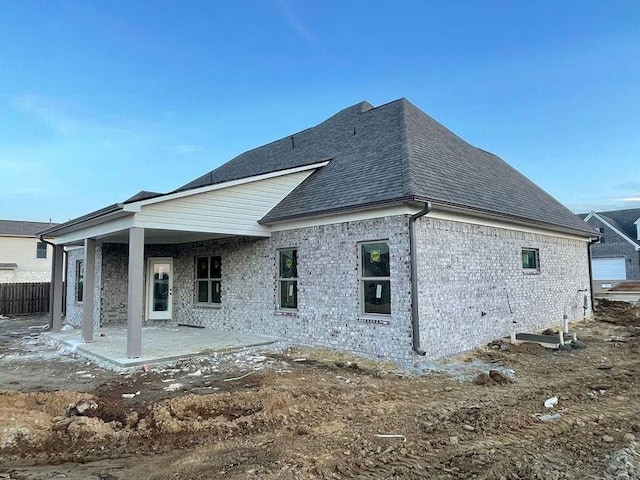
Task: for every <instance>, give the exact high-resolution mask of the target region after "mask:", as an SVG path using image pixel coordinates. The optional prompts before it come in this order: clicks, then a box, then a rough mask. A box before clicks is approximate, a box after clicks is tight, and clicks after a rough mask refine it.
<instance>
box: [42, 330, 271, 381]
mask: <svg viewBox="0 0 640 480" xmlns="http://www.w3.org/2000/svg"><path fill="white" fill-rule="evenodd" d="M95 333H96V334H95V338H94V341H92V342H90V343H83V341H82V339H81V338H80V336H79V335H78V331H77V330H66V331H60V332H51V333H46V334H45V335H47V336H48V338H49V340H50V341H51V342H52V343H55V344H58V345H64V346H67V347H69V348H71V349H73V350H75V351H76V352H77V353H78V355H80V356H81V357H83V358H86V359H88V360H92V361H93V362H95V363H96V364H97V365H100V366H102V367H106V368H110V369H114V370H120V369H127V368H132V367H138V366H141V365H153V364H163V363H169V362H173V361H176V360H181V359H186V358H194V357H199V356H205V355H215V354H222V353H230V352H234V351H238V350H244V349H247V348H251V347H258V346H264V345H271V344H273V343H275V342H277V341H278V339H277V338H274V337H267V336H264V335H253V334H245V333H233V332H226V331H219V330H215V329H209V328H193V327H186V326H150V327H143V328H142V338H143V339H144V341H143V351H144V354H143V355H141V356H140V357H136V358H130V357H128V356H126V355H125V352H124V349H123V348H122V345H123V344H124V343H126V341H127V329H126V328H124V327H106V328H99V329H98V330H97V331H96V332H95Z"/></svg>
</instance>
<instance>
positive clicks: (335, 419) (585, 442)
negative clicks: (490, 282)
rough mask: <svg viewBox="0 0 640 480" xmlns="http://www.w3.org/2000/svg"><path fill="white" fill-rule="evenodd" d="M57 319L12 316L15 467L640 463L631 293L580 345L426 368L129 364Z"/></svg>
mask: <svg viewBox="0 0 640 480" xmlns="http://www.w3.org/2000/svg"><path fill="white" fill-rule="evenodd" d="M42 323H43V319H38V318H36V319H25V318H22V319H20V318H18V319H11V320H0V348H1V350H0V478H11V479H30V480H35V479H51V478H68V479H101V480H119V479H149V480H178V479H185V480H186V479H209V478H222V477H224V478H230V479H245V478H247V479H275V478H278V479H315V478H327V479H334V478H335V479H338V478H358V479H374V478H376V479H377V478H384V479H388V478H406V479H418V478H419V479H425V478H429V479H431V478H433V479H505V480H506V479H545V480H546V479H561V478H563V479H602V478H611V479H632V478H640V446H639V445H638V444H637V443H636V438H640V349H639V347H640V308H633V307H630V306H629V305H628V304H621V303H616V302H613V303H612V302H608V303H607V304H605V305H604V306H602V308H601V313H599V315H598V317H597V320H596V321H589V322H586V323H581V324H575V325H572V330H573V331H575V332H577V335H578V338H579V340H580V341H581V343H580V344H579V345H578V347H580V348H567V349H565V350H560V351H553V350H545V349H544V348H542V347H539V346H538V345H533V344H521V345H508V344H506V343H503V342H494V344H492V345H489V346H487V347H485V348H481V349H478V350H476V351H474V352H471V353H469V354H466V355H464V356H463V357H460V358H457V359H449V360H448V362H447V363H445V364H442V365H440V366H439V367H437V368H434V369H433V372H432V373H428V374H424V375H420V376H416V375H401V374H398V373H397V372H394V371H392V370H391V369H390V368H388V366H386V365H376V364H373V363H372V362H368V361H364V360H362V359H356V358H349V357H346V356H340V355H337V354H332V353H330V352H326V351H322V350H301V349H292V350H289V351H286V352H284V353H280V354H276V353H263V352H262V353H261V352H259V351H245V352H240V353H236V354H231V355H225V356H219V357H215V358H203V359H199V360H197V361H191V362H181V363H178V364H175V365H172V366H171V367H167V368H158V369H151V370H149V371H148V372H143V371H138V372H135V373H133V374H126V375H122V374H117V373H113V372H109V371H106V370H102V369H100V368H97V367H95V366H93V365H91V364H87V362H86V361H82V360H80V359H77V358H74V355H73V352H64V351H56V350H54V349H53V348H51V347H48V346H46V345H45V344H44V343H43V342H42V341H41V339H40V336H39V335H37V330H36V331H33V330H32V331H29V329H28V327H29V326H32V325H38V324H42ZM465 366H473V368H467V369H466V370H465ZM453 367H455V368H453ZM458 367H459V368H458ZM474 369H475V370H474ZM490 370H495V371H498V370H499V371H502V372H507V373H506V374H499V373H495V372H494V373H493V374H492V375H488V374H489V371H490ZM510 371H513V372H514V373H513V375H511V377H512V378H510V377H509V372H510ZM450 372H466V376H465V375H461V374H459V373H456V374H455V375H452V374H451V373H450ZM481 372H484V373H485V374H486V375H484V376H483V375H480V377H479V378H478V376H477V375H478V373H481ZM138 392H139V393H138ZM123 394H124V395H125V396H124V397H123ZM128 397H130V398H128ZM552 397H558V403H557V405H555V406H554V407H551V408H546V407H545V406H544V402H545V400H547V399H549V398H552ZM543 415H547V417H544V416H543ZM549 417H550V418H549ZM544 420H547V421H544Z"/></svg>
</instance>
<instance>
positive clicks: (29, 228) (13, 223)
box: [0, 220, 57, 237]
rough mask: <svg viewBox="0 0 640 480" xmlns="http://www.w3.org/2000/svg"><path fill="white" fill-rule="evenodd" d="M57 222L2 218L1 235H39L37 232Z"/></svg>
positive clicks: (0, 224) (0, 223) (0, 221)
mask: <svg viewBox="0 0 640 480" xmlns="http://www.w3.org/2000/svg"><path fill="white" fill-rule="evenodd" d="M55 225H57V224H55V223H45V222H23V221H20V220H0V235H12V236H16V237H37V235H36V234H37V233H38V232H40V231H42V230H44V229H46V228H49V227H53V226H55Z"/></svg>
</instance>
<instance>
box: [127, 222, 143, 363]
mask: <svg viewBox="0 0 640 480" xmlns="http://www.w3.org/2000/svg"><path fill="white" fill-rule="evenodd" d="M143 292H144V228H139V227H132V228H130V229H129V284H128V303H127V357H129V358H138V357H140V356H142V318H143V313H144V312H143V308H144V297H143Z"/></svg>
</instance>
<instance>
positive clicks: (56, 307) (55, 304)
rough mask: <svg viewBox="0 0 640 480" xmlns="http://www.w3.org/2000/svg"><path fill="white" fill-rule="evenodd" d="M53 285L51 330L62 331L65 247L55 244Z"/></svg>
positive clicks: (51, 288) (52, 267)
mask: <svg viewBox="0 0 640 480" xmlns="http://www.w3.org/2000/svg"><path fill="white" fill-rule="evenodd" d="M51 265H52V266H51V269H52V272H51V286H50V289H49V295H50V296H51V298H50V300H49V308H50V309H51V311H50V315H51V330H52V331H54V332H59V331H60V326H61V325H62V295H63V294H64V289H63V288H62V270H63V269H64V247H63V246H62V245H55V246H54V247H53V261H52V263H51Z"/></svg>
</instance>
